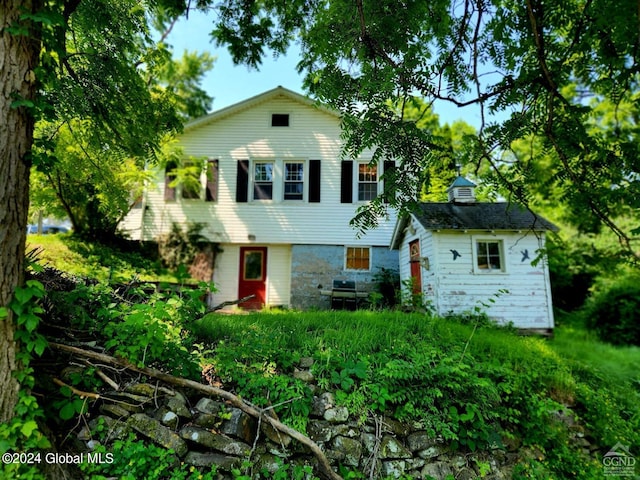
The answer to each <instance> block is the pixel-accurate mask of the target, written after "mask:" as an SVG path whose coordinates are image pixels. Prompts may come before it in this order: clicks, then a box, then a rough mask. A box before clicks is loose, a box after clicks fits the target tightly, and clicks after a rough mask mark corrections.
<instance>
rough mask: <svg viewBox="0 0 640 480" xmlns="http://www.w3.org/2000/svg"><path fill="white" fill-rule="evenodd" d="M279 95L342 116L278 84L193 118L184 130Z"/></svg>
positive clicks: (335, 115)
mask: <svg viewBox="0 0 640 480" xmlns="http://www.w3.org/2000/svg"><path fill="white" fill-rule="evenodd" d="M277 97H284V98H287V99H289V100H292V101H294V102H298V103H301V104H303V105H306V106H309V107H312V108H315V109H317V110H319V111H321V112H324V113H327V114H329V115H332V116H334V117H336V118H340V114H339V113H338V112H336V111H335V110H332V109H330V108H329V107H326V106H323V105H322V104H319V103H318V102H316V101H314V100H312V99H310V98H309V97H305V96H304V95H301V94H299V93H296V92H294V91H292V90H289V89H287V88H284V87H282V86H277V87H276V88H273V89H271V90H267V91H266V92H263V93H260V94H258V95H255V96H253V97H251V98H248V99H246V100H243V101H241V102H238V103H234V104H233V105H229V106H228V107H225V108H221V109H220V110H216V111H214V112H212V113H209V114H208V115H204V116H202V117H199V118H196V119H194V120H191V121H190V122H187V124H186V125H185V126H184V131H185V132H186V131H189V130H193V129H195V128H199V127H202V126H204V125H208V124H209V123H212V122H215V121H217V120H220V119H222V118H225V117H228V116H230V115H234V114H236V113H239V112H241V111H243V110H247V109H249V108H252V107H254V106H256V105H259V104H261V103H264V102H267V101H269V100H272V99H274V98H277Z"/></svg>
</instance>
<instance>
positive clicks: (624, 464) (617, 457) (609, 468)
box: [602, 442, 636, 477]
mask: <svg viewBox="0 0 640 480" xmlns="http://www.w3.org/2000/svg"><path fill="white" fill-rule="evenodd" d="M602 466H603V468H604V474H605V476H609V475H617V476H619V477H633V476H635V470H636V458H635V457H634V456H633V455H631V452H630V451H629V447H628V446H625V445H622V444H621V443H620V442H618V443H616V444H615V445H614V446H613V447H612V448H611V450H609V451H608V452H607V453H605V454H604V457H602Z"/></svg>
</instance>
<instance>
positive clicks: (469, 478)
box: [456, 467, 478, 480]
mask: <svg viewBox="0 0 640 480" xmlns="http://www.w3.org/2000/svg"><path fill="white" fill-rule="evenodd" d="M476 478H478V476H477V475H476V472H474V471H473V470H472V469H470V468H468V467H464V468H462V469H461V470H460V471H459V472H458V473H457V475H456V480H475V479H476Z"/></svg>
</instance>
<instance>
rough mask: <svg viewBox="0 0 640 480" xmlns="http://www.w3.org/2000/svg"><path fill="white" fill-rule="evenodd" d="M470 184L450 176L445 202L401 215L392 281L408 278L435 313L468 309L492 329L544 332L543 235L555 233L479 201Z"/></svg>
mask: <svg viewBox="0 0 640 480" xmlns="http://www.w3.org/2000/svg"><path fill="white" fill-rule="evenodd" d="M474 187H475V185H474V184H473V183H472V182H470V181H468V180H466V179H465V178H463V177H460V176H459V177H458V178H456V180H455V181H454V182H453V183H452V185H451V186H450V187H449V189H448V194H449V202H443V203H422V204H420V205H419V207H418V209H417V210H416V211H415V212H413V213H412V214H410V215H405V216H401V217H400V218H399V219H398V222H397V224H396V226H395V229H394V232H393V237H392V243H391V246H392V248H393V249H397V250H398V251H399V259H400V278H401V280H403V281H406V280H409V279H412V280H411V282H412V288H413V289H414V292H413V293H416V294H420V295H422V298H423V299H424V300H426V301H427V302H428V303H429V304H430V305H431V307H432V308H433V309H434V310H435V313H437V314H439V315H443V316H444V315H448V314H459V313H465V312H472V311H474V310H475V308H476V307H478V308H480V309H481V310H482V311H483V312H485V313H487V314H488V316H489V317H490V318H492V319H494V320H495V321H497V322H498V323H501V324H506V323H509V322H512V323H513V324H514V325H515V326H516V327H519V328H523V329H532V330H539V331H548V330H550V329H552V328H553V326H554V319H553V310H552V301H551V289H550V282H549V270H548V266H547V262H546V259H545V258H544V256H543V257H542V258H540V259H539V261H535V262H534V260H536V259H537V257H538V254H539V252H540V251H541V250H543V249H544V247H545V232H547V231H555V230H557V227H555V226H554V225H553V224H551V223H550V222H548V221H547V220H545V219H544V218H542V217H540V216H538V215H536V214H534V213H533V212H531V211H530V210H527V209H525V208H523V207H521V206H519V205H516V204H513V203H506V202H501V203H480V202H477V201H476V199H475V195H474Z"/></svg>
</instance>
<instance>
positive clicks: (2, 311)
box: [0, 307, 9, 320]
mask: <svg viewBox="0 0 640 480" xmlns="http://www.w3.org/2000/svg"><path fill="white" fill-rule="evenodd" d="M8 316H9V310H8V309H7V307H0V320H2V319H5V318H7V317H8Z"/></svg>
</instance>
